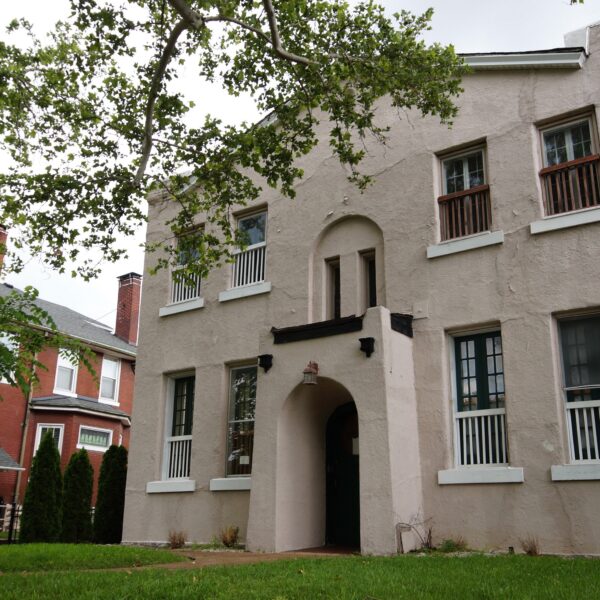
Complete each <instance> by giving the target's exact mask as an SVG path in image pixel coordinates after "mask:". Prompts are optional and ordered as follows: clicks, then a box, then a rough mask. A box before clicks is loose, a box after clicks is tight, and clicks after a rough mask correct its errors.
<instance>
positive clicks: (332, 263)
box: [325, 256, 342, 319]
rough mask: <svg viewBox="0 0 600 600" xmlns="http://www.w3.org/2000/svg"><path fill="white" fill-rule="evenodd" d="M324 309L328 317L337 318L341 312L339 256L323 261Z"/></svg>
mask: <svg viewBox="0 0 600 600" xmlns="http://www.w3.org/2000/svg"><path fill="white" fill-rule="evenodd" d="M325 269H326V272H325V277H326V278H327V281H326V294H327V297H326V299H325V300H326V304H327V305H326V310H327V318H328V319H339V318H340V316H341V314H342V304H341V302H342V292H341V270H340V258H339V256H337V257H335V258H328V259H327V260H326V261H325Z"/></svg>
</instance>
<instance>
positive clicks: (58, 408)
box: [30, 398, 131, 425]
mask: <svg viewBox="0 0 600 600" xmlns="http://www.w3.org/2000/svg"><path fill="white" fill-rule="evenodd" d="M34 400H35V398H34ZM30 408H31V410H47V411H54V412H76V413H83V414H86V415H93V416H94V417H97V418H105V419H112V420H114V421H121V422H122V423H123V424H124V425H131V419H130V418H129V417H125V416H119V415H113V414H110V413H105V412H94V411H92V410H86V409H85V408H79V407H77V406H39V405H36V404H34V405H30Z"/></svg>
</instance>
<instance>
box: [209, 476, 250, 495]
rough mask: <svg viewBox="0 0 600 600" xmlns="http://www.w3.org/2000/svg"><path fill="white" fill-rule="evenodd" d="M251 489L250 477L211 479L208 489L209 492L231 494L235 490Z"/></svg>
mask: <svg viewBox="0 0 600 600" xmlns="http://www.w3.org/2000/svg"><path fill="white" fill-rule="evenodd" d="M251 487H252V478H251V477H221V478H219V479H211V480H210V486H209V488H208V489H209V490H210V491H211V492H232V491H235V490H249V489H251Z"/></svg>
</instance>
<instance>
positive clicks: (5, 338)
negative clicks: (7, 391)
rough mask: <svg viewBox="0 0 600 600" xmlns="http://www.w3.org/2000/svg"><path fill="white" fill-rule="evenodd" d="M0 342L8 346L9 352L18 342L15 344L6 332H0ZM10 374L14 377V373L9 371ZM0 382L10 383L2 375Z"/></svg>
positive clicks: (15, 347)
mask: <svg viewBox="0 0 600 600" xmlns="http://www.w3.org/2000/svg"><path fill="white" fill-rule="evenodd" d="M0 344H1V345H2V346H5V347H6V348H8V349H9V350H10V351H11V352H12V351H14V350H15V349H17V346H18V344H16V343H15V341H14V340H13V339H12V338H11V337H10V336H9V335H8V334H6V333H0ZM11 375H12V376H13V377H14V373H11ZM0 383H6V384H8V385H10V383H9V381H8V380H7V379H4V378H3V377H0Z"/></svg>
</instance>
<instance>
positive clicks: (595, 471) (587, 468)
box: [550, 463, 600, 481]
mask: <svg viewBox="0 0 600 600" xmlns="http://www.w3.org/2000/svg"><path fill="white" fill-rule="evenodd" d="M550 474H551V476H552V481H591V480H594V479H600V463H588V464H585V465H552V467H550Z"/></svg>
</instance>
